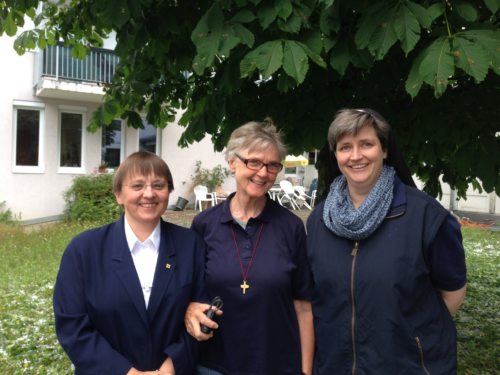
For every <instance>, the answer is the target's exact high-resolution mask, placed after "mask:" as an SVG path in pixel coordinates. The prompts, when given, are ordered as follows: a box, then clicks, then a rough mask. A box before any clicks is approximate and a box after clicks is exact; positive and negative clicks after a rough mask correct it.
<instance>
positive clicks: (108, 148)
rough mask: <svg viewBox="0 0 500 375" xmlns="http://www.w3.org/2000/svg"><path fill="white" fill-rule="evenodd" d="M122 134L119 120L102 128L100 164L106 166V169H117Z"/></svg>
mask: <svg viewBox="0 0 500 375" xmlns="http://www.w3.org/2000/svg"><path fill="white" fill-rule="evenodd" d="M124 134H125V133H124V132H123V131H122V122H121V121H120V120H114V121H113V122H112V123H111V125H109V126H107V127H105V128H102V143H101V145H102V146H101V163H102V164H106V165H107V166H108V168H117V167H118V166H119V165H120V161H121V157H122V150H123V142H124V136H123V135H124Z"/></svg>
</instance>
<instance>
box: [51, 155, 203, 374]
mask: <svg viewBox="0 0 500 375" xmlns="http://www.w3.org/2000/svg"><path fill="white" fill-rule="evenodd" d="M173 189H174V184H173V180H172V175H171V173H170V170H169V168H168V166H167V164H166V163H165V162H164V161H163V160H162V159H161V158H160V157H158V156H156V155H155V154H152V153H150V152H146V151H140V152H136V153H134V154H132V155H130V156H129V157H128V158H127V159H126V160H125V161H124V162H123V163H122V164H121V165H120V167H119V168H118V170H117V172H116V174H115V176H114V180H113V192H114V194H115V197H116V201H117V202H118V204H120V205H121V206H122V207H123V210H124V214H123V215H122V217H121V218H120V219H119V220H118V221H117V222H115V223H112V224H109V225H105V226H103V227H100V228H97V229H92V230H89V231H87V232H84V233H82V234H80V235H78V236H77V237H76V238H74V239H73V240H72V241H71V243H70V244H69V245H68V247H67V249H66V251H65V253H64V255H63V257H62V261H61V265H60V269H59V273H58V276H57V281H56V285H55V289H54V314H55V321H56V332H57V337H58V339H59V342H60V343H61V345H62V347H63V348H64V350H65V351H66V353H67V354H68V356H69V358H70V359H71V361H72V362H73V364H74V366H75V374H79V375H96V374H109V375H125V374H127V375H136V374H151V375H153V374H157V375H160V374H162V375H167V374H171V375H174V374H175V375H181V374H191V371H192V367H193V364H194V363H195V353H196V346H197V343H196V341H195V340H194V339H193V338H192V337H191V336H189V335H188V334H187V332H186V330H185V326H184V323H183V318H184V313H185V311H186V308H187V306H188V303H189V302H190V301H193V300H198V301H199V300H204V301H206V300H207V298H204V297H206V296H205V295H204V289H203V278H204V262H203V260H204V244H203V241H202V239H201V238H200V237H199V236H198V235H197V234H196V233H194V232H193V231H191V230H189V229H186V228H182V227H179V226H176V225H173V224H170V223H166V222H164V221H162V220H161V216H162V215H163V213H164V212H165V209H166V208H167V203H168V198H169V195H170V193H171V192H172V191H173Z"/></svg>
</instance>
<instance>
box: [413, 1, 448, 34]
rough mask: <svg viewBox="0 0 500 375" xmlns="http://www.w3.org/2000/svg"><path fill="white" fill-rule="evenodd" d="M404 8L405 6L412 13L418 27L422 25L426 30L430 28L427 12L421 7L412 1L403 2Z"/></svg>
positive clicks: (430, 22) (429, 18)
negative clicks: (418, 24)
mask: <svg viewBox="0 0 500 375" xmlns="http://www.w3.org/2000/svg"><path fill="white" fill-rule="evenodd" d="M433 5H435V4H433ZM404 6H406V7H407V8H408V9H409V10H410V11H411V12H412V13H413V15H414V16H415V17H416V18H417V20H418V22H419V23H420V25H422V26H423V27H424V28H426V29H430V28H431V24H432V17H431V15H430V13H429V10H426V9H425V8H424V7H423V6H422V5H420V4H418V3H415V2H413V1H406V2H404V3H403V7H404ZM443 11H444V9H443Z"/></svg>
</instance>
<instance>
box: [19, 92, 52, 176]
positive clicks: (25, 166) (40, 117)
mask: <svg viewBox="0 0 500 375" xmlns="http://www.w3.org/2000/svg"><path fill="white" fill-rule="evenodd" d="M14 105H15V107H14V132H13V134H14V144H13V146H14V153H13V155H14V157H13V172H24V173H43V162H42V160H43V159H42V158H43V130H44V108H45V105H44V104H43V103H36V102H21V101H15V102H14Z"/></svg>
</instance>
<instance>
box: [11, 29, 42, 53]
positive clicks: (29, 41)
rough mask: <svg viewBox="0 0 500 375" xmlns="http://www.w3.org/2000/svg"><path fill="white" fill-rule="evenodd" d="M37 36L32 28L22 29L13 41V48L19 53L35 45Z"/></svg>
mask: <svg viewBox="0 0 500 375" xmlns="http://www.w3.org/2000/svg"><path fill="white" fill-rule="evenodd" d="M36 40H37V36H36V33H35V32H34V31H32V30H28V31H23V32H22V33H21V35H19V36H18V37H17V38H16V40H15V41H14V49H15V50H16V52H17V53H18V54H19V55H22V54H23V53H24V52H26V50H29V49H34V48H35V47H36Z"/></svg>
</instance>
